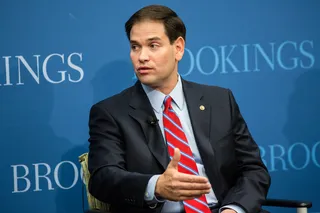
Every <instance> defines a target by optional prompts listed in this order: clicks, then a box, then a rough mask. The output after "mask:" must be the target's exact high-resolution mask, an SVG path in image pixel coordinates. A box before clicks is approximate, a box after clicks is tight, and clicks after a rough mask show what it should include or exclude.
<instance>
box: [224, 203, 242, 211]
mask: <svg viewBox="0 0 320 213" xmlns="http://www.w3.org/2000/svg"><path fill="white" fill-rule="evenodd" d="M225 209H232V210H234V211H236V212H237V213H245V211H244V210H243V208H241V207H240V206H237V205H233V204H231V205H226V206H223V207H221V208H220V210H219V213H221V212H222V211H223V210H225Z"/></svg>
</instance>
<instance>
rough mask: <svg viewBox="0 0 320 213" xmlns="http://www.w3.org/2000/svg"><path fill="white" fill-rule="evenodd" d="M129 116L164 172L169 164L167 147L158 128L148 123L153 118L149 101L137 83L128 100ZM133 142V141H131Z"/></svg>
mask: <svg viewBox="0 0 320 213" xmlns="http://www.w3.org/2000/svg"><path fill="white" fill-rule="evenodd" d="M130 106H131V111H130V112H129V115H130V116H131V117H132V118H133V119H135V120H136V121H137V122H138V123H139V125H140V126H141V129H142V131H143V133H144V135H145V138H146V141H147V144H148V147H149V149H150V152H151V153H152V154H153V156H154V157H155V158H156V160H157V161H158V162H159V163H160V165H161V166H162V168H163V169H164V170H165V169H166V168H167V165H168V163H169V156H168V152H167V147H166V145H165V142H164V139H163V136H162V133H161V130H160V126H159V124H157V125H152V124H150V123H148V120H149V119H150V117H155V114H154V111H153V108H152V106H151V104H150V101H149V99H148V97H147V95H146V94H145V92H144V90H143V88H142V86H141V84H140V82H139V81H138V82H137V83H136V84H135V86H134V89H133V92H132V95H131V100H130ZM133 140H134V139H133Z"/></svg>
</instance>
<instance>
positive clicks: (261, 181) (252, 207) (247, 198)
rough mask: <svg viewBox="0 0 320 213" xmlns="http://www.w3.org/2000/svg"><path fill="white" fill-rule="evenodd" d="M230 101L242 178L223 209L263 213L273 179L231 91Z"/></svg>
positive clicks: (239, 178) (228, 196) (229, 194)
mask: <svg viewBox="0 0 320 213" xmlns="http://www.w3.org/2000/svg"><path fill="white" fill-rule="evenodd" d="M229 98H230V103H231V114H232V119H233V121H232V125H233V127H232V130H233V134H234V140H235V153H236V158H237V164H238V171H237V174H239V176H238V179H237V181H236V184H235V185H234V187H233V188H231V190H229V192H228V194H227V196H226V197H225V199H224V200H223V202H222V206H225V205H229V204H234V205H238V206H241V207H242V208H243V209H244V210H245V211H246V212H247V213H256V212H259V211H260V208H261V202H262V201H263V200H265V198H266V196H267V193H268V190H269V187H270V176H269V173H268V171H267V168H266V167H265V165H264V164H263V162H262V159H261V156H260V150H259V147H258V145H257V144H256V142H255V141H254V139H253V138H252V136H251V134H250V132H249V130H248V127H247V124H246V122H245V120H244V119H243V117H242V115H241V113H240V110H239V107H238V104H237V103H236V101H235V98H234V96H233V94H232V92H231V91H230V90H229Z"/></svg>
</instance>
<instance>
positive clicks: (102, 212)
mask: <svg viewBox="0 0 320 213" xmlns="http://www.w3.org/2000/svg"><path fill="white" fill-rule="evenodd" d="M86 213H108V212H105V211H101V210H92V209H91V210H88V211H86Z"/></svg>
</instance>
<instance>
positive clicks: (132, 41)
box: [130, 36, 161, 44]
mask: <svg viewBox="0 0 320 213" xmlns="http://www.w3.org/2000/svg"><path fill="white" fill-rule="evenodd" d="M160 40H161V38H159V37H157V36H155V37H151V38H148V39H147V41H149V42H150V41H160ZM130 43H131V44H139V42H137V41H136V40H130Z"/></svg>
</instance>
